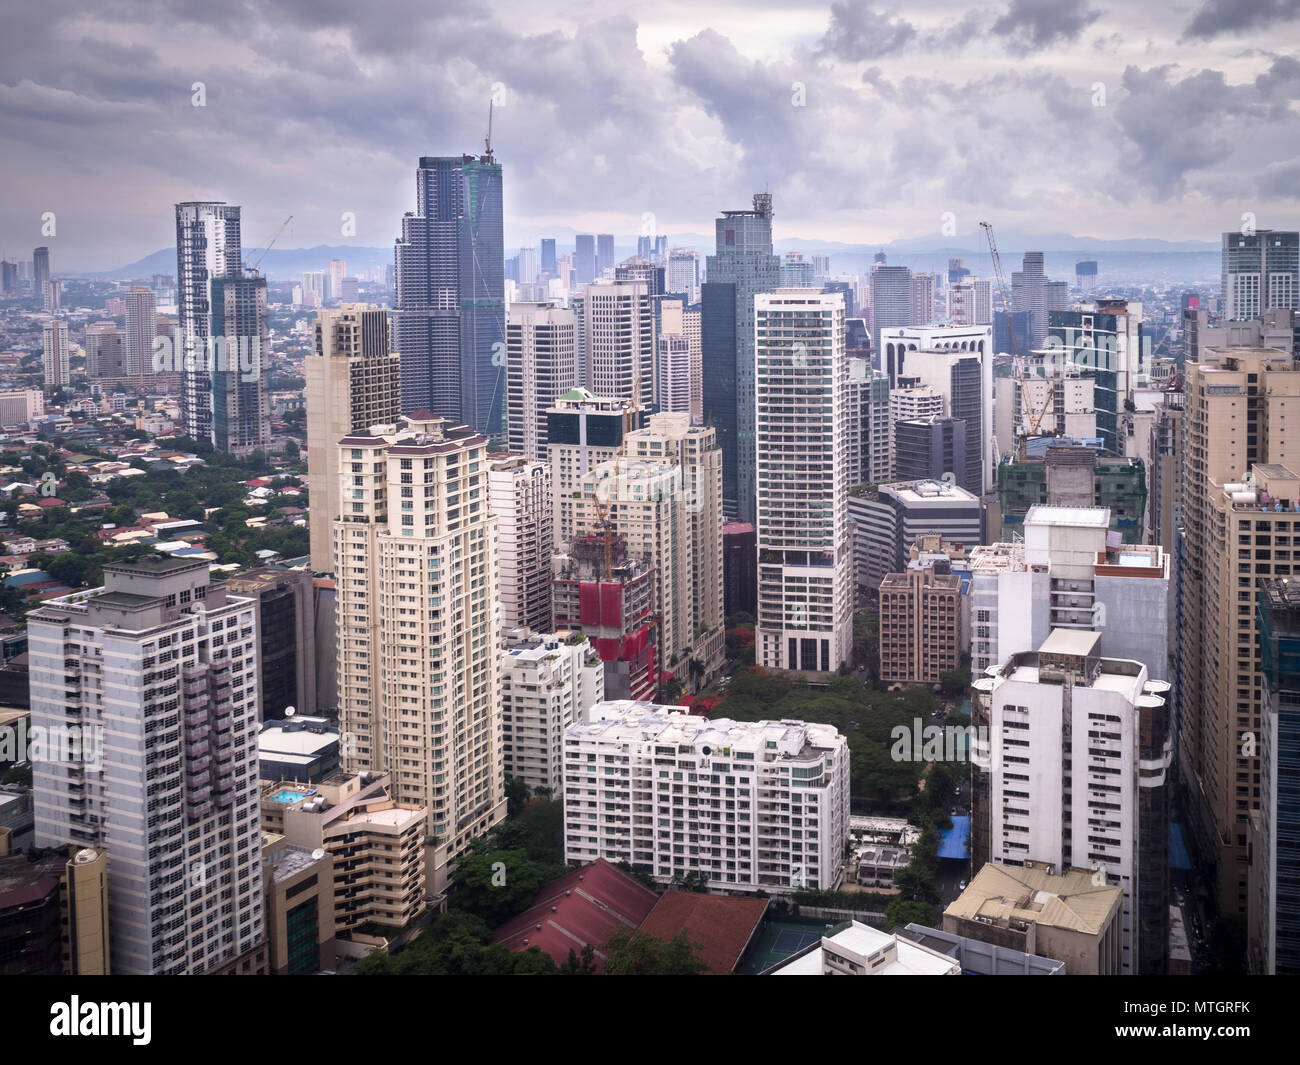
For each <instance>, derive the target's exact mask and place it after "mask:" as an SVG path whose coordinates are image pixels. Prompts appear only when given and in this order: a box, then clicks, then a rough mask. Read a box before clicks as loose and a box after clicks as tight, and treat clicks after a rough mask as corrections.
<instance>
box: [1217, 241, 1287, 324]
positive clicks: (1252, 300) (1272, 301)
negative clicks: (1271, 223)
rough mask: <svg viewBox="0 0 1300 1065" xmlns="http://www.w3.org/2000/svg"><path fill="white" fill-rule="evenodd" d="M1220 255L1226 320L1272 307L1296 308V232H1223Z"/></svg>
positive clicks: (1246, 315) (1262, 311)
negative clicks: (1221, 252)
mask: <svg viewBox="0 0 1300 1065" xmlns="http://www.w3.org/2000/svg"><path fill="white" fill-rule="evenodd" d="M1222 258H1223V267H1222V284H1223V288H1222V292H1223V317H1224V318H1225V319H1226V320H1228V321H1234V320H1242V319H1249V318H1258V317H1260V316H1261V315H1262V314H1263V313H1264V311H1266V310H1269V309H1271V308H1273V307H1284V308H1288V309H1290V310H1297V309H1300V232H1296V231H1294V230H1291V231H1285V230H1280V229H1257V230H1254V231H1253V232H1251V233H1249V234H1245V233H1224V234H1223V254H1222Z"/></svg>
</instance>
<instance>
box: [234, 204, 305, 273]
mask: <svg viewBox="0 0 1300 1065" xmlns="http://www.w3.org/2000/svg"><path fill="white" fill-rule="evenodd" d="M292 221H293V215H290V216H289V217H288V218H286V219H285V220H284V221H283V222H281V223H280V228H279V229H277V230H276V231H275V236H273V237H272V238H271V240H270V243H268V244H267V246H266V247H265V248H263V249H262V254H261V255H259V256H258V257H257V262H255V263H254V264H253V265H252V266H249V265H248V264H247V263H245V264H244V269H245V270H247V271H249V272H250V273H254V274H255V273H257V268H258V267H259V266H261V265H262V260H263V259H265V258H266V253H267V252H268V251H270V250H271V248H272V247H274V246H275V242H276V241H277V240H279V239H280V237H281V235H282V234H283V233H284V231H285V229H287V228H288V226H289V223H290V222H292Z"/></svg>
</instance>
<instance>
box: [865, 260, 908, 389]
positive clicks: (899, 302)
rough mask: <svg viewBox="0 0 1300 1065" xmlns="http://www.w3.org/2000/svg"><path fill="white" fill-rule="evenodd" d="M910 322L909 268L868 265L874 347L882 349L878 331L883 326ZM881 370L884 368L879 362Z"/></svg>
mask: <svg viewBox="0 0 1300 1065" xmlns="http://www.w3.org/2000/svg"><path fill="white" fill-rule="evenodd" d="M911 324H912V271H911V270H909V269H908V268H907V267H906V266H886V265H885V264H884V263H883V262H882V263H880V264H879V265H876V266H873V267H872V268H871V331H872V334H873V336H874V338H875V341H876V350H877V351H880V350H882V348H883V344H882V342H881V334H882V333H883V332H884V331H885V330H886V329H892V328H894V327H896V326H910V325H911ZM880 368H881V369H882V370H886V369H888V367H886V366H885V365H884V364H883V363H882V364H881V367H880Z"/></svg>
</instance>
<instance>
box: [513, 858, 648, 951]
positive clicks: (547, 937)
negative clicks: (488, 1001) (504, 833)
mask: <svg viewBox="0 0 1300 1065" xmlns="http://www.w3.org/2000/svg"><path fill="white" fill-rule="evenodd" d="M657 898H658V896H657V895H656V894H655V893H654V892H653V891H651V890H650V889H649V888H648V887H646V886H645V885H644V884H642V883H641V882H640V881H639V880H637V879H636V878H634V877H631V876H628V875H627V874H626V873H624V872H623V871H622V870H620V869H618V868H617V867H616V866H613V865H611V864H610V863H609V862H607V861H605V859H604V858H597V859H596V860H595V861H594V862H592V863H591V864H590V865H584V866H583V867H582V868H581V869H574V870H573V871H572V872H569V873H566V874H565V875H564V876H562V877H560V878H559V879H558V880H553V881H551V883H549V884H547V885H546V887H544V888H542V890H541V891H539V892H538V893H537V898H535V899H534V900H533V905H532V906H531V907H530V908H529V909H527V910H525V911H524V912H523V913H521V914H520V915H519V916H518V917H516V918H514V920H512V921H508V922H507V923H506V924H504V925H502V926H501V927H500V928H498V929H497V932H496V935H494V936H493V937H492V942H493V943H502V944H504V945H505V946H506V947H508V948H509V949H510V950H513V951H524V950H527V949H528V948H529V947H540V948H541V949H542V950H543V951H545V952H546V953H547V954H549V955H550V956H551V958H552V959H553V960H554V961H555V964H556V965H563V964H564V963H565V962H566V961H568V960H569V951H570V950H572V951H573V953H574V954H575V955H578V956H579V957H581V955H582V948H583V947H585V946H586V945H587V944H588V943H590V944H591V945H592V946H593V947H594V948H595V950H596V959H595V961H596V969H597V971H600V970H601V969H603V968H604V955H603V954H601V952H600V948H601V946H602V945H603V944H604V943H605V942H606V941H607V940H608V939H609V937H610V934H611V933H612V932H613V931H614V929H615V928H617V927H618V926H619V925H620V924H621V925H623V926H625V927H627V928H637V927H639V926H640V924H641V922H642V921H644V920H645V919H646V915H647V914H649V913H650V911H651V910H652V909H654V905H655V902H656V900H657Z"/></svg>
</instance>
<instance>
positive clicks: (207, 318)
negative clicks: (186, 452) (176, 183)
mask: <svg viewBox="0 0 1300 1065" xmlns="http://www.w3.org/2000/svg"><path fill="white" fill-rule="evenodd" d="M242 276H243V258H242V251H241V244H240V235H239V208H238V207H236V206H233V205H231V204H226V203H220V202H210V203H178V204H177V205H176V309H177V315H178V321H177V336H178V337H179V338H180V341H181V351H180V354H181V355H182V357H183V365H182V373H181V412H182V414H183V415H184V418H185V432H186V434H187V435H189V436H192V437H193V438H194V439H195V440H207V441H212V440H213V432H212V390H213V374H212V372H211V370H210V368H209V361H210V360H209V359H208V348H209V345H208V338H209V336H210V335H211V327H212V314H213V311H214V310H215V308H214V305H213V302H212V291H211V282H212V281H214V280H216V279H218V278H232V279H236V278H241V277H242ZM214 446H215V444H214Z"/></svg>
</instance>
